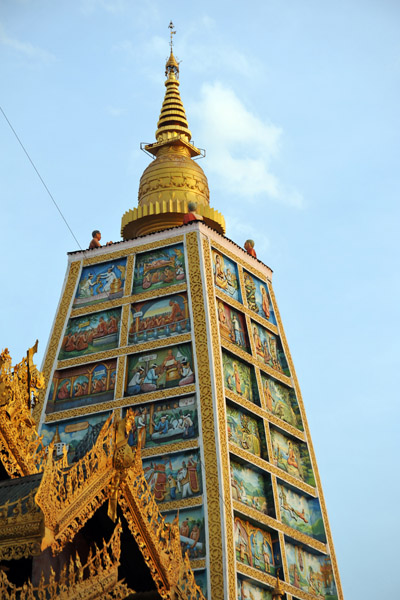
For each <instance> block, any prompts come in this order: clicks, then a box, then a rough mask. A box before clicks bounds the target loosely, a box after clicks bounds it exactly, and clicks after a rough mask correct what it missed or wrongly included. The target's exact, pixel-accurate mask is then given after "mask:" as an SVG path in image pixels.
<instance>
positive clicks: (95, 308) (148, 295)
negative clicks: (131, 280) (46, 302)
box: [71, 283, 187, 319]
mask: <svg viewBox="0 0 400 600" xmlns="http://www.w3.org/2000/svg"><path fill="white" fill-rule="evenodd" d="M186 290H187V284H186V283H179V284H178V285H171V287H168V288H161V289H158V290H149V291H148V292H142V293H140V294H131V295H130V296H122V297H121V298H116V299H115V300H108V301H107V302H99V303H98V304H90V305H89V306H81V307H80V308H74V309H72V311H71V319H73V318H74V317H80V316H82V315H86V314H92V313H95V312H100V311H102V310H109V309H110V308H116V307H118V306H125V305H126V304H135V303H137V302H142V301H143V300H147V299H151V300H152V299H153V298H162V297H163V296H171V295H172V294H179V293H181V292H186Z"/></svg>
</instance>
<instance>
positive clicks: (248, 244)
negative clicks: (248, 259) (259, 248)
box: [244, 240, 257, 258]
mask: <svg viewBox="0 0 400 600" xmlns="http://www.w3.org/2000/svg"><path fill="white" fill-rule="evenodd" d="M244 249H245V250H246V252H247V254H250V256H254V258H257V254H256V251H255V250H254V241H253V240H246V241H245V243H244Z"/></svg>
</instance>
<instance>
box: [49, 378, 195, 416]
mask: <svg viewBox="0 0 400 600" xmlns="http://www.w3.org/2000/svg"><path fill="white" fill-rule="evenodd" d="M117 381H118V375H117ZM195 391H196V386H195V385H194V384H190V385H186V386H180V387H179V390H178V389H177V388H166V389H164V390H157V391H156V392H148V393H146V394H138V395H137V396H126V397H125V398H120V399H119V400H110V401H109V402H103V403H102V404H92V405H91V406H81V407H80V408H70V409H69V410H63V411H62V412H61V411H60V412H56V413H51V414H50V415H46V419H45V423H52V422H53V421H60V420H61V419H62V420H66V419H71V418H73V417H79V416H81V415H89V414H94V413H97V412H104V411H107V410H113V409H116V408H121V407H125V406H135V405H136V404H146V403H148V402H153V401H156V400H165V399H167V398H175V397H176V398H180V397H181V396H183V395H185V396H186V395H187V394H193V393H194V392H195Z"/></svg>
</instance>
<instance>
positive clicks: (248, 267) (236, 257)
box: [211, 240, 272, 281]
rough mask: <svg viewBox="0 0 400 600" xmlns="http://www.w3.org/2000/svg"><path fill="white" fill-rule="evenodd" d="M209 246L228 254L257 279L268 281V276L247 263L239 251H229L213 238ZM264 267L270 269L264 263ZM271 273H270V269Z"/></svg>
mask: <svg viewBox="0 0 400 600" xmlns="http://www.w3.org/2000/svg"><path fill="white" fill-rule="evenodd" d="M211 246H212V248H215V249H216V250H218V251H219V252H221V253H222V254H225V255H226V256H228V257H229V258H230V259H232V260H233V261H235V262H236V263H237V264H238V265H240V266H241V267H242V268H245V269H246V270H247V271H249V272H250V273H252V274H253V275H255V276H256V277H258V278H259V279H267V280H268V281H270V278H269V277H266V275H265V273H262V272H261V271H258V270H257V269H256V268H254V267H253V266H251V265H249V263H248V262H247V261H245V260H244V259H243V258H242V257H241V256H240V254H239V251H238V253H237V254H235V253H233V252H231V251H230V250H228V249H227V248H224V246H221V244H219V243H218V242H216V241H215V240H211ZM241 250H242V249H241ZM242 252H246V251H245V250H242ZM246 256H247V254H246ZM265 268H266V269H268V270H269V271H271V269H270V268H269V267H268V266H267V265H265ZM271 274H272V271H271Z"/></svg>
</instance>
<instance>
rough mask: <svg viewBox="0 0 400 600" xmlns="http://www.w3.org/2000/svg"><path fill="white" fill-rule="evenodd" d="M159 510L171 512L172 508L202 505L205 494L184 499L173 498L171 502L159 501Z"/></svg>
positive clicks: (179, 508)
mask: <svg viewBox="0 0 400 600" xmlns="http://www.w3.org/2000/svg"><path fill="white" fill-rule="evenodd" d="M157 504H158V507H159V510H161V511H162V512H163V513H164V512H170V511H171V510H181V509H184V508H189V507H191V506H202V504H203V496H192V497H191V498H183V499H182V500H173V501H171V502H157Z"/></svg>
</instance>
